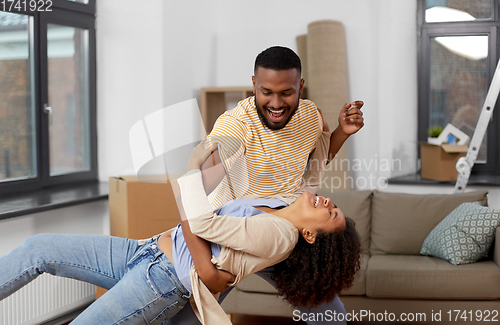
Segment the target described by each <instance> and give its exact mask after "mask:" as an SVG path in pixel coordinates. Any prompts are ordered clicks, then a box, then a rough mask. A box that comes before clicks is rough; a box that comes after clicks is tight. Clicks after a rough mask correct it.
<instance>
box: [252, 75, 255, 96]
mask: <svg viewBox="0 0 500 325" xmlns="http://www.w3.org/2000/svg"><path fill="white" fill-rule="evenodd" d="M252 84H253V93H254V94H255V76H252Z"/></svg>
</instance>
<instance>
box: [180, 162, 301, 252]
mask: <svg viewBox="0 0 500 325" xmlns="http://www.w3.org/2000/svg"><path fill="white" fill-rule="evenodd" d="M178 182H179V186H180V191H181V197H182V205H183V208H184V210H185V216H186V218H187V220H188V221H189V226H190V229H191V231H192V233H193V234H195V235H197V236H199V237H201V238H203V239H205V240H208V241H210V242H214V243H217V244H220V245H222V246H226V247H229V248H232V249H234V250H239V251H243V252H246V253H249V254H252V255H255V256H258V257H263V258H270V257H275V255H283V254H286V253H289V247H290V246H292V247H293V246H294V244H295V242H296V241H297V236H298V234H297V230H296V228H295V227H294V226H293V224H292V223H290V222H288V221H286V220H284V219H282V218H279V217H276V216H272V215H266V216H263V217H262V216H254V217H252V218H238V217H232V216H224V215H217V214H216V213H214V212H213V211H212V209H211V205H210V202H209V201H208V198H207V196H206V193H205V191H204V188H203V182H202V177H201V172H200V170H191V171H190V172H189V173H187V174H185V175H184V176H182V177H181V178H179V179H178Z"/></svg>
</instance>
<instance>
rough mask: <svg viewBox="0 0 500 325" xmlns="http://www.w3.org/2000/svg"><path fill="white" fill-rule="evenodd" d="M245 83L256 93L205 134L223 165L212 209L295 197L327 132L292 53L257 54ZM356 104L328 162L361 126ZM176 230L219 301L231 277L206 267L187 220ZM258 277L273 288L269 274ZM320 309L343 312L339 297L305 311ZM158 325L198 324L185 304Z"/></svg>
mask: <svg viewBox="0 0 500 325" xmlns="http://www.w3.org/2000/svg"><path fill="white" fill-rule="evenodd" d="M252 82H253V86H254V93H255V96H254V97H249V98H247V99H244V100H242V101H241V102H240V103H238V106H237V107H236V108H234V109H232V110H230V111H227V112H225V113H224V114H222V115H221V116H220V117H219V119H218V120H217V121H216V123H215V125H214V128H213V130H212V132H211V133H210V135H209V140H210V141H212V143H218V144H219V150H218V151H216V154H215V156H216V157H214V159H215V160H219V161H222V166H223V167H224V171H225V174H224V176H223V178H222V181H221V182H220V184H219V182H218V180H217V181H216V182H215V183H217V184H219V185H217V187H215V189H214V190H213V191H212V189H211V188H210V189H209V190H207V192H211V193H210V195H209V199H210V201H211V203H212V205H213V207H214V209H217V208H219V207H221V206H222V205H223V204H224V203H226V202H228V201H230V200H232V199H235V198H240V197H243V196H248V195H259V196H265V195H275V194H280V193H281V194H282V193H294V192H296V191H297V190H298V189H299V188H300V187H301V185H303V184H302V177H303V175H304V171H305V169H306V167H307V163H308V157H309V155H310V153H311V152H312V151H313V150H314V147H315V145H316V141H317V140H318V138H319V136H320V134H321V132H322V130H323V129H324V128H327V126H326V123H325V122H324V120H323V118H322V115H321V111H320V110H319V109H318V108H317V107H316V106H315V105H314V103H312V102H311V101H308V100H302V99H300V96H301V94H302V91H303V87H304V79H302V78H301V64H300V59H299V57H298V56H297V55H296V54H295V53H294V52H293V51H292V50H290V49H288V48H285V47H279V46H275V47H271V48H269V49H267V50H265V51H263V52H262V53H260V54H259V55H258V56H257V58H256V61H255V68H254V76H253V77H252ZM362 106H363V102H361V101H356V102H354V103H350V104H346V105H344V107H343V108H342V110H341V112H340V116H339V126H338V127H337V128H336V129H335V130H334V131H333V133H332V135H331V138H330V151H329V157H330V159H332V158H333V157H334V156H335V155H336V154H337V152H338V150H339V149H340V148H341V147H342V145H343V144H344V142H345V141H346V140H347V138H348V137H349V136H350V135H352V134H354V133H356V132H357V131H359V129H361V128H362V127H363V125H364V123H363V113H362V112H361V107H362ZM210 160H211V159H209V161H210ZM183 231H184V237H185V240H186V243H187V246H188V248H189V250H190V252H191V255H192V258H193V261H194V264H195V266H196V269H197V271H198V274H199V276H200V278H201V279H202V280H203V282H204V283H205V285H206V286H207V287H208V288H209V289H210V290H211V291H212V292H223V294H222V295H221V298H222V299H223V298H224V297H225V296H226V295H227V293H228V292H229V290H226V288H227V284H228V283H230V282H231V281H232V276H231V275H229V274H227V273H225V272H223V271H219V270H216V269H215V268H214V267H213V265H212V264H211V262H210V257H211V251H210V247H209V245H208V243H207V242H205V241H203V240H202V239H200V238H198V237H196V236H192V234H190V231H189V228H188V227H186V222H183ZM257 274H258V275H260V276H261V277H263V278H264V279H265V280H266V281H268V282H270V283H271V284H273V283H274V282H273V281H272V280H271V278H270V272H269V270H268V269H266V270H263V271H261V272H259V273H257ZM222 299H221V300H220V301H222ZM325 310H334V311H336V312H337V313H339V312H344V313H345V310H344V307H343V304H342V303H341V302H340V300H339V299H338V297H336V298H335V300H334V301H333V302H332V303H330V304H326V305H322V306H320V307H318V308H316V309H314V310H311V311H310V312H324V311H325ZM165 324H199V322H198V320H197V319H196V316H195V315H194V313H193V312H192V310H191V308H190V307H185V308H184V309H183V310H182V311H181V312H180V313H179V314H178V315H176V316H175V317H174V318H172V319H171V320H169V321H167V322H166V323H165ZM311 324H313V323H311ZM314 324H320V323H314ZM329 324H332V323H331V322H330V323H329Z"/></svg>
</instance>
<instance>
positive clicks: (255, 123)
mask: <svg viewBox="0 0 500 325" xmlns="http://www.w3.org/2000/svg"><path fill="white" fill-rule="evenodd" d="M322 127H323V121H322V119H321V115H320V114H319V112H318V109H317V107H316V105H315V104H314V103H313V102H311V101H309V100H302V99H301V100H300V102H299V107H298V108H297V111H296V112H295V114H294V115H293V117H292V118H291V119H290V121H289V122H288V124H287V125H286V126H285V127H284V128H283V129H281V130H276V131H273V130H270V129H269V128H267V127H266V126H264V125H263V124H262V122H261V121H260V118H259V115H258V114H257V111H256V107H255V98H254V97H253V96H252V97H248V98H246V99H244V100H242V101H240V102H239V103H238V105H237V106H236V107H235V108H233V109H232V110H229V111H226V112H225V113H224V114H222V115H221V116H219V118H218V119H217V121H216V122H215V125H214V128H213V130H212V132H211V133H210V135H209V136H208V139H209V141H212V142H217V143H218V144H219V155H220V157H221V160H222V162H223V165H224V168H225V170H226V176H225V177H224V179H223V180H222V182H221V183H220V184H219V185H218V186H217V187H216V189H215V190H214V191H213V192H212V193H210V195H209V196H208V198H209V200H210V202H211V203H212V205H213V207H214V208H215V209H217V208H220V207H221V206H222V205H223V204H224V203H226V202H228V201H230V200H234V199H236V198H241V197H244V196H246V195H259V196H268V195H276V194H280V193H281V194H285V193H293V192H295V191H296V190H297V189H298V188H299V187H300V185H301V180H302V176H303V174H304V171H305V168H306V165H307V161H308V158H309V154H310V153H311V152H312V150H313V149H314V148H315V145H316V141H317V140H318V138H319V136H320V134H321V131H322Z"/></svg>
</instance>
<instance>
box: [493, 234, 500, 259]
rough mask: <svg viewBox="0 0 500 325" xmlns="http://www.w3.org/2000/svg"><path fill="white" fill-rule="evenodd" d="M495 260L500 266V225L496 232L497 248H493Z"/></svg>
mask: <svg viewBox="0 0 500 325" xmlns="http://www.w3.org/2000/svg"><path fill="white" fill-rule="evenodd" d="M493 260H494V261H495V263H497V265H498V266H500V227H497V232H496V234H495V248H494V249H493Z"/></svg>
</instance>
